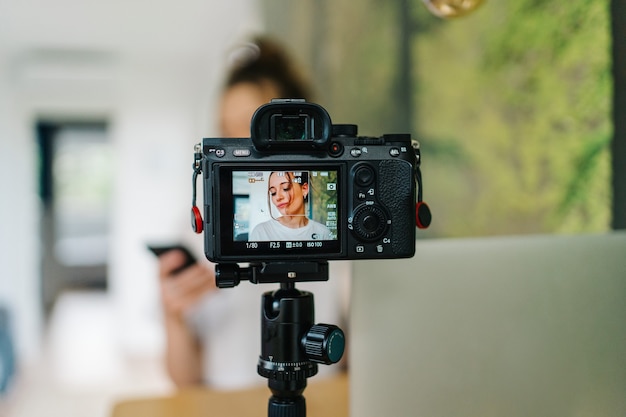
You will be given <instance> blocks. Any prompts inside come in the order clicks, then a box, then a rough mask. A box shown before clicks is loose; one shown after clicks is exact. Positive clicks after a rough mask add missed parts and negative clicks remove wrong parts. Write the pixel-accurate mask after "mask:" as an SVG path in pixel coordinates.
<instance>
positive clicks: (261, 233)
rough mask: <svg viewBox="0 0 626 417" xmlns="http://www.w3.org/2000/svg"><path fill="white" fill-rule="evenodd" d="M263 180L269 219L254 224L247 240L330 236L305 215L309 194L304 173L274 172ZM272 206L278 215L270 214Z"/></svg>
mask: <svg viewBox="0 0 626 417" xmlns="http://www.w3.org/2000/svg"><path fill="white" fill-rule="evenodd" d="M267 183H268V184H267V200H268V207H269V211H270V216H271V217H272V220H268V221H265V222H263V223H260V224H258V225H257V226H256V227H255V228H254V229H253V230H252V233H251V234H250V239H249V240H250V241H268V240H330V239H332V237H331V234H330V230H329V229H328V228H327V227H326V226H324V225H323V224H321V223H319V222H316V221H315V220H312V219H309V218H308V217H307V215H306V205H307V203H308V197H309V193H310V188H309V179H308V172H298V173H296V172H292V171H274V172H272V173H271V174H270V176H269V178H268V181H267ZM272 206H273V207H274V208H275V210H277V211H278V212H279V213H280V216H278V217H274V212H275V210H273V208H272Z"/></svg>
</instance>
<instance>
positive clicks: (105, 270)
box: [0, 0, 626, 417]
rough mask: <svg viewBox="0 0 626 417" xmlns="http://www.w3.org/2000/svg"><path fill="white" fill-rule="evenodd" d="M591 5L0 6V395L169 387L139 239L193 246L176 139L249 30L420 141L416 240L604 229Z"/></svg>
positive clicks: (354, 116)
mask: <svg viewBox="0 0 626 417" xmlns="http://www.w3.org/2000/svg"><path fill="white" fill-rule="evenodd" d="M618 4H620V6H617V5H618ZM611 7H613V8H614V10H618V9H619V7H622V9H621V10H623V2H621V1H618V0H613V2H612V3H610V2H609V1H608V0H607V1H595V2H588V1H586V0H572V1H569V2H563V1H556V0H546V1H543V2H537V1H534V0H513V1H506V2H504V1H487V2H485V3H484V4H483V5H482V6H481V7H480V8H478V9H477V10H476V11H475V12H474V13H472V14H471V15H468V16H465V17H462V18H458V19H451V20H443V19H441V18H439V17H436V16H434V15H433V14H431V13H430V12H429V10H428V9H427V8H425V7H424V5H423V4H422V2H421V1H418V0H413V1H409V0H393V1H389V0H361V1H358V2H355V1H347V0H333V1H328V0H299V1H298V2H293V1H287V0H265V1H263V0H229V1H228V2H210V1H201V0H178V1H176V2H174V1H167V0H157V1H152V2H147V1H141V0H133V1H125V2H122V1H118V0H111V1H108V2H102V1H96V0H91V1H87V2H84V1H77V0H59V1H56V2H53V3H50V2H46V1H42V0H19V1H17V0H0V193H1V195H2V203H1V204H0V268H1V272H0V313H1V314H0V325H1V326H2V334H1V335H0V349H2V357H3V360H2V367H1V369H0V371H2V377H3V380H2V381H0V382H2V385H1V386H0V388H2V392H3V394H2V396H1V397H0V410H1V411H2V412H3V413H4V415H7V416H12V417H14V416H24V417H27V416H39V415H43V414H44V412H45V414H46V415H49V416H56V415H59V416H61V415H63V416H66V417H67V416H74V415H75V416H83V415H90V416H105V415H108V411H109V408H110V404H112V402H113V401H115V400H116V399H119V398H123V397H125V396H133V395H141V394H158V393H164V392H168V391H169V390H171V389H172V387H171V385H170V384H169V382H168V381H167V379H166V377H165V372H164V369H163V368H162V366H161V354H162V350H163V335H162V331H161V327H160V311H159V304H158V294H157V276H156V264H155V261H154V259H153V257H152V256H151V255H150V254H149V253H148V252H147V251H146V248H145V245H146V243H147V242H157V241H160V242H166V241H169V242H171V241H181V240H182V241H192V240H193V242H194V243H193V245H194V246H195V247H196V248H198V249H199V250H201V242H199V238H197V237H194V236H192V233H191V230H190V227H189V225H188V212H189V200H190V193H191V181H190V180H191V161H192V157H193V155H192V149H193V144H194V143H196V142H198V141H199V140H200V139H201V138H202V137H206V136H213V135H216V132H217V122H216V119H215V115H216V104H217V99H218V96H219V91H220V86H221V82H222V77H223V75H224V73H225V71H226V63H227V57H228V54H229V52H230V51H232V48H233V45H236V44H237V43H238V42H241V41H242V40H244V39H246V37H247V36H249V35H253V34H257V33H269V34H271V35H273V36H274V37H276V38H277V39H278V40H281V41H282V42H283V43H285V44H286V45H287V46H288V48H289V49H290V51H291V52H292V53H293V54H294V55H295V56H296V58H297V59H298V61H299V62H300V64H301V66H302V68H303V69H304V71H305V72H306V74H307V75H308V76H309V77H310V78H311V79H312V80H313V82H314V85H315V86H316V92H315V93H316V94H315V99H316V100H315V101H317V102H318V103H320V104H321V105H323V106H324V107H326V108H327V110H328V111H329V113H330V115H331V117H332V119H333V121H334V122H335V123H355V124H358V125H359V133H360V134H363V135H381V134H383V133H395V132H410V133H411V134H412V135H413V137H414V138H416V139H418V140H419V141H420V143H421V146H422V155H423V163H422V168H423V175H424V182H425V190H424V193H425V194H424V196H425V199H426V201H428V203H429V204H430V206H431V209H432V210H433V212H434V215H435V217H434V222H433V224H432V226H431V228H430V229H429V230H428V231H426V232H420V233H418V236H419V238H443V237H465V236H492V235H505V234H554V233H558V234H572V233H601V232H606V231H608V230H610V229H611V228H612V227H626V225H625V224H624V218H623V214H622V217H621V219H620V218H618V216H616V215H615V213H626V208H624V204H625V203H624V197H623V194H622V197H620V198H616V195H614V194H615V190H616V189H618V187H617V186H616V185H613V182H612V179H613V178H617V177H618V173H620V174H619V175H621V178H622V182H623V177H624V171H623V169H624V168H623V167H624V166H626V156H625V155H624V152H620V153H619V155H618V154H617V153H616V152H615V151H613V153H612V151H611V150H612V147H613V148H614V149H618V148H617V147H616V143H617V134H616V133H617V130H616V126H617V125H616V124H615V123H616V121H617V122H619V120H621V119H624V120H626V117H622V118H620V117H618V114H619V110H620V109H615V108H614V106H613V101H612V99H613V91H614V88H615V86H617V85H618V83H617V80H616V79H615V80H614V77H613V72H612V71H613V70H612V64H613V59H612V49H611V48H612V45H613V43H612V40H611V36H612V34H611V28H612V26H611V17H612V16H611ZM614 18H615V16H614ZM615 22H617V23H619V22H618V19H615ZM617 23H614V26H616V25H617ZM619 24H621V26H619V27H620V28H621V29H620V30H621V33H622V34H623V33H624V25H625V24H624V22H621V23H619ZM622 43H623V42H622ZM614 53H616V52H614ZM621 54H622V55H621V56H624V53H623V52H622V53H621ZM614 81H615V83H614ZM620 82H623V81H621V79H620ZM624 111H625V109H623V108H622V109H621V114H622V116H623V115H624ZM614 133H615V135H614ZM614 136H615V138H616V139H615V140H613V139H614ZM623 142H626V141H625V140H624V138H623V137H622V138H621V139H620V143H623ZM619 146H622V148H621V149H623V146H624V145H619ZM619 158H621V160H620V159H619ZM623 188H625V187H624V186H623V185H622V187H621V188H620V189H623ZM620 204H621V206H620ZM35 398H37V399H41V401H39V400H35ZM44 410H45V411H44Z"/></svg>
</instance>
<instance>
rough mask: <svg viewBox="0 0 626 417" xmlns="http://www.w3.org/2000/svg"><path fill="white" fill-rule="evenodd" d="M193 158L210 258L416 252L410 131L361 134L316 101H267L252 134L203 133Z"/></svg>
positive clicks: (415, 158)
mask: <svg viewBox="0 0 626 417" xmlns="http://www.w3.org/2000/svg"><path fill="white" fill-rule="evenodd" d="M198 159H199V160H198ZM196 162H197V164H199V168H200V169H201V171H202V174H203V192H204V207H203V212H204V221H203V228H204V231H205V233H204V239H205V254H206V257H207V258H208V259H209V260H210V261H212V262H218V263H219V262H221V263H237V262H275V261H280V262H301V261H327V260H349V259H389V258H407V257H411V256H413V255H414V253H415V229H416V211H415V210H416V200H417V195H416V193H417V191H416V182H417V181H416V172H418V171H419V149H417V148H414V146H413V143H412V141H411V137H410V135H407V134H391V135H383V136H381V137H362V136H358V135H357V127H356V126H355V125H334V126H333V125H332V123H331V120H330V116H329V115H328V113H327V112H326V110H324V109H323V108H322V107H321V106H318V105H316V104H313V103H308V102H305V101H302V100H273V101H272V102H271V103H269V104H266V105H264V106H261V107H260V108H259V109H258V110H257V111H256V113H255V114H254V116H253V118H252V123H251V137H250V138H205V139H203V141H202V148H201V156H200V158H196ZM292 206H293V207H295V208H293V209H292V208H291V207H292Z"/></svg>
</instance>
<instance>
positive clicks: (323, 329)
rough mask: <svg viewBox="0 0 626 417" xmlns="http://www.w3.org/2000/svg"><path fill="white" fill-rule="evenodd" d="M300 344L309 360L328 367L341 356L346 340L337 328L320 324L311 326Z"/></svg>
mask: <svg viewBox="0 0 626 417" xmlns="http://www.w3.org/2000/svg"><path fill="white" fill-rule="evenodd" d="M302 343H303V345H304V351H305V353H306V355H307V357H308V358H309V360H311V361H312V362H317V363H323V364H326V365H330V364H333V363H337V362H339V360H340V359H341V357H342V356H343V351H344V348H345V346H346V338H345V335H344V334H343V331H342V330H341V329H340V328H339V327H337V326H335V325H332V324H322V323H320V324H316V325H314V326H311V328H310V329H309V332H308V333H307V334H306V336H305V337H304V339H303V341H302Z"/></svg>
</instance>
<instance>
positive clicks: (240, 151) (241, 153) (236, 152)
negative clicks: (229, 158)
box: [233, 148, 250, 156]
mask: <svg viewBox="0 0 626 417" xmlns="http://www.w3.org/2000/svg"><path fill="white" fill-rule="evenodd" d="M233 156H250V149H245V148H244V149H235V150H234V151H233Z"/></svg>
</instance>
